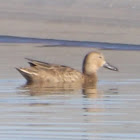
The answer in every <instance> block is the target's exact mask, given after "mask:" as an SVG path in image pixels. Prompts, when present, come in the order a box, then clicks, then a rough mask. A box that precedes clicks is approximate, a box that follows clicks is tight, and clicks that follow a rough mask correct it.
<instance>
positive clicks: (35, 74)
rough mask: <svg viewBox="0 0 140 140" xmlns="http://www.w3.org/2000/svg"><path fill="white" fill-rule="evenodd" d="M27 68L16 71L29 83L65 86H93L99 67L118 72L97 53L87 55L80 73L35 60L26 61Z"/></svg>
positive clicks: (65, 67)
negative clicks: (28, 65) (78, 84)
mask: <svg viewBox="0 0 140 140" xmlns="http://www.w3.org/2000/svg"><path fill="white" fill-rule="evenodd" d="M27 60H28V61H29V64H30V67H29V68H17V70H18V71H19V72H20V73H21V74H22V75H23V77H24V78H25V79H26V80H27V83H28V84H31V83H39V84H41V83H42V84H44V83H46V84H47V83H49V84H50V83H51V84H54V85H55V84H65V83H72V84H74V83H81V84H84V85H88V84H92V85H95V84H96V81H97V75H96V73H97V70H98V69H99V68H100V67H102V66H103V67H105V68H108V69H110V70H114V71H118V69H117V68H116V67H114V66H111V65H110V64H109V63H107V62H106V61H105V59H104V56H103V55H102V54H101V53H99V52H90V53H88V54H87V55H86V56H85V58H84V61H83V67H82V70H83V71H82V72H80V71H78V70H75V69H73V68H70V67H67V66H63V65H55V64H49V63H45V62H41V61H37V60H32V59H28V58H27Z"/></svg>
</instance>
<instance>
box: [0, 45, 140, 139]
mask: <svg viewBox="0 0 140 140" xmlns="http://www.w3.org/2000/svg"><path fill="white" fill-rule="evenodd" d="M37 46H38V44H18V43H16V44H12V43H4V44H2V43H1V46H0V55H1V62H2V63H1V68H0V77H1V79H0V110H1V116H0V137H1V139H4V140H9V139H10V140H14V139H20V140H25V139H26V140H27V139H29V140H31V139H33V140H42V139H53V140H59V139H60V140H63V139H64V140H71V139H73V140H93V139H95V140H99V139H100V140H106V139H110V140H119V139H120V140H122V139H125V140H130V139H140V130H139V128H140V111H139V108H140V95H139V91H140V75H139V69H140V64H139V60H140V55H139V52H137V51H125V52H124V51H111V50H102V53H104V54H105V56H106V58H107V60H108V61H109V60H110V63H112V64H114V65H116V66H117V67H119V69H120V72H111V71H109V70H105V69H101V70H100V71H99V73H98V76H99V82H98V87H97V89H90V90H86V91H85V90H82V89H77V90H72V89H70V90H63V89H59V90H54V89H53V88H52V89H51V88H49V89H44V90H40V89H36V90H32V89H30V88H27V87H23V85H24V84H25V80H24V78H23V77H22V76H21V75H20V74H19V73H18V72H17V71H16V70H15V69H14V67H19V66H27V65H28V64H27V62H26V60H25V59H24V57H30V58H35V59H39V60H43V61H46V62H52V63H57V64H65V65H68V66H72V67H74V68H76V69H79V70H80V69H81V64H82V59H83V57H84V55H85V54H86V53H87V52H89V51H92V50H93V48H81V49H80V50H79V48H66V47H65V48H63V47H62V48H61V47H55V48H53V47H37ZM15 50H16V51H15ZM94 50H95V49H94ZM71 56H73V57H71ZM118 56H119V57H118ZM124 56H125V57H124ZM134 56H135V57H134ZM56 58H57V59H56ZM130 60H131V61H130Z"/></svg>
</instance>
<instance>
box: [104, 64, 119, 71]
mask: <svg viewBox="0 0 140 140" xmlns="http://www.w3.org/2000/svg"><path fill="white" fill-rule="evenodd" d="M103 67H104V68H107V69H110V70H113V71H119V70H118V68H116V67H114V66H112V65H110V64H109V63H105V64H104V65H103Z"/></svg>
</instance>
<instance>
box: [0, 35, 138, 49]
mask: <svg viewBox="0 0 140 140" xmlns="http://www.w3.org/2000/svg"><path fill="white" fill-rule="evenodd" d="M0 42H1V43H38V44H43V45H44V47H47V46H64V47H68V46H71V47H75V46H77V47H93V48H98V49H112V50H140V45H135V44H120V43H107V42H91V41H70V40H58V39H41V38H29V37H16V36H3V35H0Z"/></svg>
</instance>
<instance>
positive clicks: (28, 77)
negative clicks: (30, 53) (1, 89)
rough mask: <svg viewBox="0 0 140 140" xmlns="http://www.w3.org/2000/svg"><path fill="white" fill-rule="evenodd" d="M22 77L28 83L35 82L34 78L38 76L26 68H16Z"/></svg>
mask: <svg viewBox="0 0 140 140" xmlns="http://www.w3.org/2000/svg"><path fill="white" fill-rule="evenodd" d="M16 69H17V70H18V71H19V72H20V73H21V75H22V76H23V77H24V78H25V79H26V80H27V82H28V83H30V82H32V81H33V76H35V75H37V73H35V72H34V71H32V70H31V69H26V68H16Z"/></svg>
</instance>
